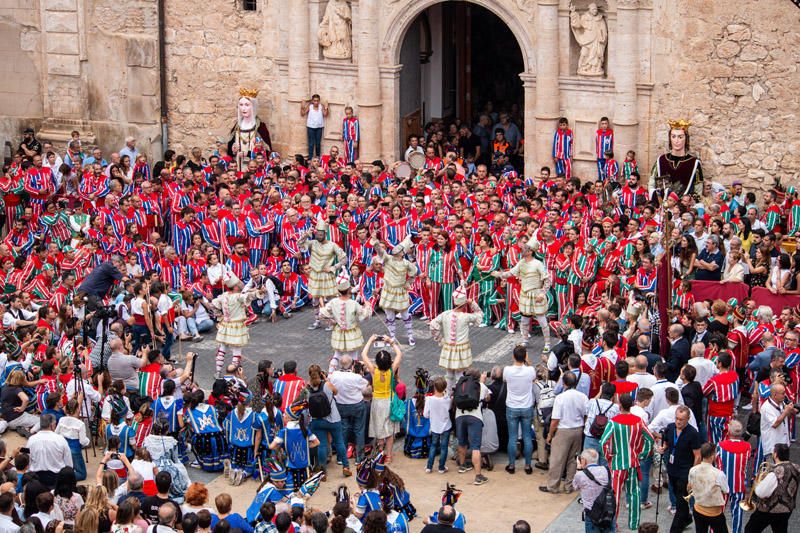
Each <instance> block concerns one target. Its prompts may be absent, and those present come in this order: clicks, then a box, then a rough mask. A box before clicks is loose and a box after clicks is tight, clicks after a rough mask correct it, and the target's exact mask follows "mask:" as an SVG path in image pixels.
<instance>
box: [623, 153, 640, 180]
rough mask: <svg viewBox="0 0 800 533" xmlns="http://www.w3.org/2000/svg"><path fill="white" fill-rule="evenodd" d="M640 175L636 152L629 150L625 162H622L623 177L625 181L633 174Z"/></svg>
mask: <svg viewBox="0 0 800 533" xmlns="http://www.w3.org/2000/svg"><path fill="white" fill-rule="evenodd" d="M634 172H635V173H637V174H639V164H638V163H637V162H636V152H634V151H633V150H628V151H627V152H625V161H623V162H622V176H623V178H625V181H628V180H629V179H630V178H631V174H633V173H634Z"/></svg>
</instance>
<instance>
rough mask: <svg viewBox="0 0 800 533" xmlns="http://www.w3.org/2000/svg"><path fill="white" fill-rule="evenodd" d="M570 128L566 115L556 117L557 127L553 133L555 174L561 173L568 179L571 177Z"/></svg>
mask: <svg viewBox="0 0 800 533" xmlns="http://www.w3.org/2000/svg"><path fill="white" fill-rule="evenodd" d="M572 142H573V135H572V130H571V129H569V120H567V119H566V117H561V118H560V119H558V129H557V130H556V132H555V134H554V135H553V160H554V161H555V163H556V175H559V176H560V175H563V176H564V179H565V180H567V181H569V179H570V178H571V177H572Z"/></svg>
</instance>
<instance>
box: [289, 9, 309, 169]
mask: <svg viewBox="0 0 800 533" xmlns="http://www.w3.org/2000/svg"><path fill="white" fill-rule="evenodd" d="M289 27H290V28H294V29H295V30H296V31H290V32H289V58H288V59H289V61H288V65H289V94H288V97H287V101H288V103H289V107H288V110H287V113H288V114H289V117H288V119H289V132H290V133H289V140H288V141H289V142H288V148H289V150H288V153H290V154H294V153H299V154H306V153H308V143H307V138H306V119H305V117H303V116H301V115H300V102H302V101H303V100H304V99H307V98H309V97H310V96H311V95H310V94H309V88H308V78H309V75H308V61H309V42H308V33H307V32H305V31H302V29H303V28H306V27H308V0H292V1H291V2H289Z"/></svg>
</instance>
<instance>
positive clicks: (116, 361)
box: [108, 339, 149, 394]
mask: <svg viewBox="0 0 800 533" xmlns="http://www.w3.org/2000/svg"><path fill="white" fill-rule="evenodd" d="M109 347H110V348H111V357H109V358H108V373H109V374H110V375H111V379H112V380H121V381H122V382H123V383H124V384H125V390H127V391H129V392H135V393H137V394H138V391H139V369H140V368H142V367H143V366H145V365H147V364H148V363H149V361H148V359H147V353H148V351H147V350H146V349H144V348H141V349H139V353H138V356H133V355H127V354H125V353H124V352H123V350H124V346H123V343H122V340H121V339H112V340H111V341H110V342H109Z"/></svg>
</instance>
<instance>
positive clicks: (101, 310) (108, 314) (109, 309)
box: [94, 305, 117, 320]
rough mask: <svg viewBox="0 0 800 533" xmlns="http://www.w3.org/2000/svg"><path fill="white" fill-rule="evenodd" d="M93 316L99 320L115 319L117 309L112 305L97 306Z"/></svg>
mask: <svg viewBox="0 0 800 533" xmlns="http://www.w3.org/2000/svg"><path fill="white" fill-rule="evenodd" d="M94 316H95V317H97V318H99V319H101V320H102V319H105V318H116V316H117V308H116V307H114V306H113V305H98V306H97V309H96V310H95V312H94Z"/></svg>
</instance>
